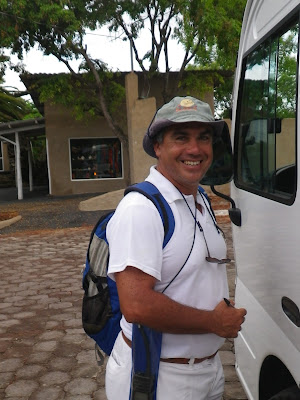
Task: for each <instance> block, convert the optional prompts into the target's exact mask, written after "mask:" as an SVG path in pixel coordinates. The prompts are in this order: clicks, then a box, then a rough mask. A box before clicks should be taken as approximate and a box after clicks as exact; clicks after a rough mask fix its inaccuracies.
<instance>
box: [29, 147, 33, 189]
mask: <svg viewBox="0 0 300 400" xmlns="http://www.w3.org/2000/svg"><path fill="white" fill-rule="evenodd" d="M28 177H29V191H30V192H32V191H33V179H32V157H31V142H30V141H29V140H28Z"/></svg>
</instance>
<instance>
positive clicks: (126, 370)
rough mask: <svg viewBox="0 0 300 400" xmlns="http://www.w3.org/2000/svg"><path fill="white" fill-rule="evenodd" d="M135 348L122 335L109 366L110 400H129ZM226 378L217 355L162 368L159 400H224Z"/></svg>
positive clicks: (158, 390)
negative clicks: (132, 353) (132, 357)
mask: <svg viewBox="0 0 300 400" xmlns="http://www.w3.org/2000/svg"><path fill="white" fill-rule="evenodd" d="M131 365H132V362H131V348H130V347H129V346H128V345H127V344H126V343H125V341H124V339H123V338H122V334H121V333H120V334H119V336H118V338H117V340H116V343H115V345H114V348H113V351H112V353H111V355H110V357H109V360H108V363H107V366H106V379H105V387H106V396H107V399H108V400H129V392H130V377H131ZM223 390H224V374H223V367H222V364H221V361H220V357H219V355H218V354H217V355H216V356H215V357H214V358H212V359H210V360H205V361H203V362H202V363H198V364H193V365H189V364H173V363H167V362H163V361H162V362H161V363H160V365H159V374H158V383H157V400H221V399H222V394H223Z"/></svg>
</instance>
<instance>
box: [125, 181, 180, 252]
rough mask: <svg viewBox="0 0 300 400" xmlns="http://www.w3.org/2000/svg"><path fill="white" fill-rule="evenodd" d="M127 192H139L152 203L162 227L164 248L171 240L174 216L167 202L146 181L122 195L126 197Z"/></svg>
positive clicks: (155, 188) (131, 187)
mask: <svg viewBox="0 0 300 400" xmlns="http://www.w3.org/2000/svg"><path fill="white" fill-rule="evenodd" d="M129 192H139V193H141V194H143V195H144V196H145V197H147V198H148V199H149V200H151V201H152V203H153V204H154V205H155V207H156V208H157V210H158V212H159V215H160V218H161V220H162V223H163V226H164V232H165V233H164V242H163V248H164V247H165V246H166V245H167V243H168V242H169V240H170V239H171V237H172V235H173V232H174V229H175V220H174V215H173V212H172V210H171V207H170V206H169V204H168V202H167V201H166V199H165V198H164V197H163V195H162V194H161V193H160V191H159V190H158V189H157V187H156V186H155V185H153V184H152V183H150V182H147V181H144V182H140V183H136V184H135V185H132V186H129V187H128V188H127V189H126V190H125V192H124V195H126V194H127V193H129Z"/></svg>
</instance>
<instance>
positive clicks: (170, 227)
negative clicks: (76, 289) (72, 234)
mask: <svg viewBox="0 0 300 400" xmlns="http://www.w3.org/2000/svg"><path fill="white" fill-rule="evenodd" d="M132 191H135V192H139V193H141V194H143V195H144V196H146V197H147V198H148V199H149V200H151V201H152V202H153V204H154V205H155V206H156V208H157V210H158V212H159V214H160V217H161V220H162V223H163V226H164V241H163V248H164V247H165V246H166V245H167V243H168V242H169V240H170V239H171V237H172V234H173V232H174V228H175V221H174V216H173V213H172V210H171V208H170V206H169V204H168V203H167V201H166V200H165V198H164V197H163V196H162V194H161V193H160V192H159V190H158V189H157V188H156V187H155V186H154V185H153V184H151V183H150V182H146V181H145V182H141V183H138V184H135V185H132V186H129V187H128V188H127V189H126V190H125V192H124V195H126V194H127V193H129V192H132ZM113 215H114V211H112V212H109V213H107V214H105V215H103V216H102V217H101V218H100V219H99V221H98V222H97V224H96V225H95V227H94V229H93V231H92V233H91V237H90V242H89V246H88V250H87V257H86V264H85V269H84V271H83V278H82V285H83V289H84V297H83V302H82V325H83V329H84V330H85V332H86V334H87V335H88V336H90V337H91V338H92V339H93V340H94V341H95V342H96V343H95V351H96V355H97V356H98V357H97V358H99V359H100V360H98V361H97V362H98V364H99V365H102V364H103V361H104V357H103V355H102V353H101V352H100V351H99V348H100V349H101V350H102V351H103V352H104V353H106V354H107V355H110V353H111V351H112V348H113V346H114V343H115V340H116V338H117V336H118V334H119V332H120V330H121V328H120V320H121V317H122V314H121V311H120V303H119V297H118V292H117V287H116V283H115V282H114V281H113V280H112V279H110V278H109V277H108V276H107V268H108V261H109V244H108V241H107V238H106V226H107V224H108V222H109V221H110V219H111V217H112V216H113ZM97 346H99V348H98V347H97Z"/></svg>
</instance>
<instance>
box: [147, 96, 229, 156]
mask: <svg viewBox="0 0 300 400" xmlns="http://www.w3.org/2000/svg"><path fill="white" fill-rule="evenodd" d="M184 122H203V123H205V124H207V125H210V126H211V127H212V128H213V130H214V134H215V135H217V136H219V135H221V133H222V130H223V127H224V123H225V122H224V121H222V120H219V121H215V119H214V117H213V115H212V112H211V109H210V106H209V104H207V103H205V102H204V101H201V100H198V99H196V98H195V97H191V96H186V97H174V98H173V99H172V100H171V101H170V102H169V103H166V104H164V105H163V106H162V107H161V108H159V109H158V110H157V112H156V114H155V116H154V118H153V120H152V122H151V123H150V125H149V127H148V130H147V132H146V134H145V136H144V139H143V147H144V150H145V152H146V153H147V154H149V156H151V157H155V158H156V154H155V151H154V148H153V138H155V136H156V135H157V134H158V133H159V132H160V131H161V130H162V129H164V128H167V127H168V126H171V125H174V124H182V123H184Z"/></svg>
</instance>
